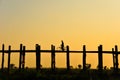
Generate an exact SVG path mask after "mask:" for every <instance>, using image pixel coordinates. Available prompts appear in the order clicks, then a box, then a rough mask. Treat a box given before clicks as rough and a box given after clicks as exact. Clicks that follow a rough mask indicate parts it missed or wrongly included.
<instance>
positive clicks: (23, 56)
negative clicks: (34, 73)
mask: <svg viewBox="0 0 120 80" xmlns="http://www.w3.org/2000/svg"><path fill="white" fill-rule="evenodd" d="M24 68H25V46H23V53H22V69H24Z"/></svg>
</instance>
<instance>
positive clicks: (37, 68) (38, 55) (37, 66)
mask: <svg viewBox="0 0 120 80" xmlns="http://www.w3.org/2000/svg"><path fill="white" fill-rule="evenodd" d="M36 70H37V71H38V70H40V45H38V44H36Z"/></svg>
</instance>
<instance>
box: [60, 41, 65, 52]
mask: <svg viewBox="0 0 120 80" xmlns="http://www.w3.org/2000/svg"><path fill="white" fill-rule="evenodd" d="M60 48H61V50H62V51H64V50H65V49H64V42H63V40H61V47H60Z"/></svg>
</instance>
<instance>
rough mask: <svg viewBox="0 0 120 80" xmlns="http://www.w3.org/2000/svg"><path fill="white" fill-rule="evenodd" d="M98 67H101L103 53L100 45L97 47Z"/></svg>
mask: <svg viewBox="0 0 120 80" xmlns="http://www.w3.org/2000/svg"><path fill="white" fill-rule="evenodd" d="M98 69H99V70H102V69H103V55H102V45H100V46H99V47H98Z"/></svg>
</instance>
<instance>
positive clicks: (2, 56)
mask: <svg viewBox="0 0 120 80" xmlns="http://www.w3.org/2000/svg"><path fill="white" fill-rule="evenodd" d="M4 47H5V46H4V44H3V45H2V67H1V68H2V70H3V69H4Z"/></svg>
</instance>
